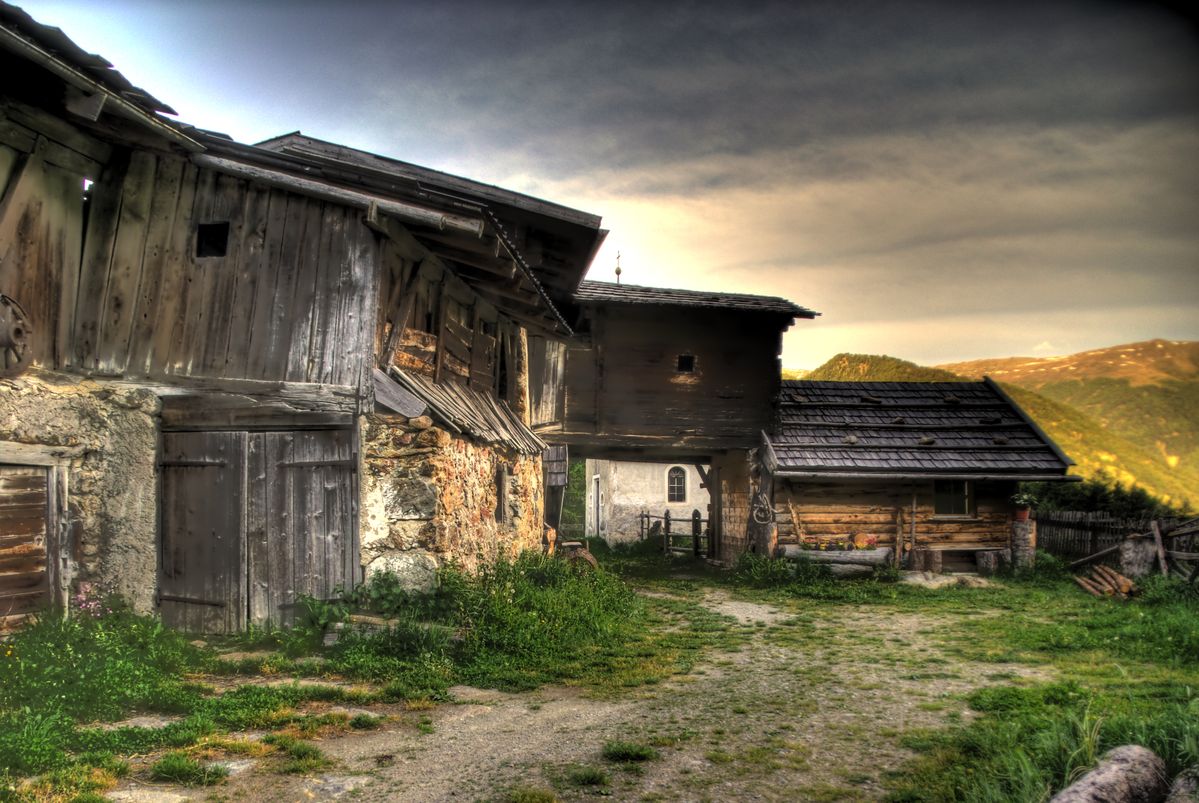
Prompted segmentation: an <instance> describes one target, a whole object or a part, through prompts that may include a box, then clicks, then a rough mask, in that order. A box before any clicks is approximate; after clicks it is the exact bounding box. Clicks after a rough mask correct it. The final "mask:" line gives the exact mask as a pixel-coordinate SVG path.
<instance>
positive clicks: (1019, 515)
mask: <svg viewBox="0 0 1199 803" xmlns="http://www.w3.org/2000/svg"><path fill="white" fill-rule="evenodd" d="M1031 512H1032V508H1027V507H1018V508H1016V514H1015V515H1016V521H1028V514H1030V513H1031Z"/></svg>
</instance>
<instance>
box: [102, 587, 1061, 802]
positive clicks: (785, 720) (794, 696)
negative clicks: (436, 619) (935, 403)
mask: <svg viewBox="0 0 1199 803" xmlns="http://www.w3.org/2000/svg"><path fill="white" fill-rule="evenodd" d="M655 595H656V596H658V595H660V592H658V593H656V594H655ZM686 599H687V600H688V601H689V602H691V603H693V604H698V605H702V606H703V607H705V608H708V609H710V610H712V611H715V612H717V613H720V614H722V615H723V616H725V617H727V618H726V621H727V623H728V624H727V626H728V627H729V628H742V629H743V630H744V631H745V632H746V635H747V637H746V638H745V640H744V643H743V645H742V646H741V647H740V648H739V649H737V650H736V651H733V652H711V653H708V654H707V655H706V656H705V658H704V660H703V661H702V662H701V663H699V664H697V665H696V666H695V667H694V668H693V669H692V671H691V672H690V673H688V674H686V675H682V676H676V677H674V678H672V679H670V680H669V681H667V682H664V683H661V684H658V685H653V686H643V687H640V688H637V689H632V690H629V691H627V692H625V693H622V694H620V695H618V696H615V697H613V696H611V695H605V696H604V697H602V698H596V697H592V696H589V695H588V693H587V691H586V690H584V689H579V688H571V687H564V686H551V687H543V688H541V689H538V690H536V691H532V692H526V693H519V694H506V693H502V692H496V691H488V690H479V689H470V688H466V687H457V688H455V689H454V690H453V694H454V697H455V699H456V702H455V703H448V704H440V705H436V706H433V707H429V708H421V709H419V710H411V709H408V708H405V707H404V706H373V707H370V709H371V710H372V712H373V713H376V714H385V715H388V716H389V720H388V721H387V723H386V724H384V725H383V727H382V728H380V729H378V730H374V731H366V732H356V731H349V732H345V733H341V734H336V735H332V736H328V737H326V738H321V739H317V740H315V743H316V744H318V745H319V747H320V748H321V749H322V750H323V751H324V753H325V754H326V755H327V756H328V757H329V758H330V759H332V760H333V762H334V763H333V765H332V766H331V767H330V768H328V769H326V770H322V771H321V772H319V773H317V774H313V775H310V776H289V775H280V774H278V773H276V772H272V771H271V760H270V759H258V760H256V761H248V762H245V763H243V764H242V765H239V769H240V770H241V771H239V772H236V773H235V774H234V775H232V776H231V777H230V778H229V780H228V781H227V782H225V783H224V784H222V785H220V786H218V787H214V788H212V789H206V790H188V789H184V788H181V787H168V786H162V785H157V784H154V785H148V784H143V783H139V782H137V781H126V782H124V783H123V784H122V785H121V787H119V788H118V790H115V791H116V796H123V797H124V798H125V799H139V800H151V799H158V800H171V801H175V800H184V799H195V800H208V799H219V800H271V801H290V800H295V801H311V800H333V799H344V800H355V801H384V800H387V801H391V800H411V801H436V800H503V799H505V798H506V796H507V795H508V794H509V793H510V792H511V791H512V790H517V789H521V790H544V791H545V792H552V794H553V795H555V796H556V797H557V798H559V799H562V800H578V799H584V798H590V797H595V796H597V795H598V794H604V795H606V796H610V797H611V798H613V799H616V800H670V801H674V800H874V799H878V798H880V797H881V796H882V795H883V794H884V789H883V785H882V781H883V779H884V774H885V773H886V772H887V771H888V770H890V769H895V768H897V767H898V766H899V765H901V764H902V763H903V761H904V760H905V759H906V758H908V757H909V753H908V751H907V750H905V749H904V748H903V747H901V746H900V737H901V735H902V733H903V732H904V731H906V730H909V729H912V728H930V727H932V728H935V727H943V726H945V725H946V724H949V723H950V722H952V721H953V720H955V719H957V718H960V717H965V716H968V714H967V713H966V711H965V705H964V703H963V702H962V695H963V694H964V693H966V692H968V691H970V690H972V689H975V688H977V687H979V686H982V685H987V684H988V683H991V682H997V681H999V682H1011V681H1012V680H1013V676H1024V677H1030V678H1037V679H1043V677H1042V675H1041V670H1039V669H1037V668H1033V667H1027V666H1023V665H1019V664H1005V665H1004V666H1003V670H1004V672H1002V673H999V674H995V673H997V667H996V665H994V664H974V663H969V662H966V661H963V660H961V659H960V658H956V657H954V655H953V654H952V652H949V651H947V650H946V648H945V647H944V645H942V644H941V643H940V638H939V635H940V634H941V633H942V632H943V631H944V629H945V628H946V627H947V626H949V625H952V624H953V622H954V621H955V620H956V619H958V618H959V617H961V616H965V615H967V614H948V613H945V612H944V611H933V612H928V613H912V612H899V611H896V610H893V609H890V608H887V607H885V606H877V605H875V606H864V607H856V606H846V605H842V606H835V605H827V604H820V605H816V604H811V603H805V602H803V601H801V600H796V601H788V602H787V603H785V606H784V605H782V604H780V605H764V604H760V603H757V602H752V601H747V600H743V599H736V598H733V597H731V596H729V594H728V592H727V591H724V590H721V589H715V588H703V587H701V588H699V589H698V590H695V589H692V590H691V591H689V592H688V593H687V594H686ZM251 736H253V735H251ZM611 740H620V741H632V742H640V743H646V744H652V745H653V746H654V747H655V749H656V750H657V751H658V754H659V757H658V758H657V759H654V760H651V761H647V762H643V763H639V764H629V765H622V764H617V763H614V762H611V761H607V760H605V759H604V758H603V756H602V749H603V746H604V744H605V743H606V742H608V741H611ZM141 774H142V773H139V772H136V771H135V773H134V777H135V778H136V777H137V776H139V775H141ZM601 778H603V779H604V781H605V782H604V783H602V784H599V785H595V784H584V783H581V782H582V781H584V780H590V781H595V780H599V779H601ZM544 799H550V798H544Z"/></svg>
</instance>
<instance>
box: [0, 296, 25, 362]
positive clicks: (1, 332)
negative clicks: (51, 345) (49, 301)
mask: <svg viewBox="0 0 1199 803" xmlns="http://www.w3.org/2000/svg"><path fill="white" fill-rule="evenodd" d="M0 354H2V355H3V359H2V360H0V376H16V375H17V374H19V373H21V372H22V371H24V370H25V369H26V368H28V367H29V365H30V363H32V362H33V324H32V323H31V322H30V320H29V315H28V314H27V313H26V312H25V310H24V308H22V307H21V305H20V304H18V303H17V302H16V301H14V300H13V299H11V298H9V297H8V296H6V295H0Z"/></svg>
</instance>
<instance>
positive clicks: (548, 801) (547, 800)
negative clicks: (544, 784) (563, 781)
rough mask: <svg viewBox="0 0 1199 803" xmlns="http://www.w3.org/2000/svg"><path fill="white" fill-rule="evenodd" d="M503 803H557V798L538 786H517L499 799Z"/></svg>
mask: <svg viewBox="0 0 1199 803" xmlns="http://www.w3.org/2000/svg"><path fill="white" fill-rule="evenodd" d="M500 800H502V801H503V802H504V803H558V796H557V795H555V794H554V793H553V792H552V791H550V790H549V789H542V788H541V787H539V786H518V787H516V788H515V789H509V790H508V791H507V792H505V793H504V795H503V796H502V797H501V798H500Z"/></svg>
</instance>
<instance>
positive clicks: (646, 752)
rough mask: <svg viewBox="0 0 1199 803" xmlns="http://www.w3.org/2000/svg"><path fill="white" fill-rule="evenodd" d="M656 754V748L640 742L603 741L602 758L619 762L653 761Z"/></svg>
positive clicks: (656, 756)
mask: <svg viewBox="0 0 1199 803" xmlns="http://www.w3.org/2000/svg"><path fill="white" fill-rule="evenodd" d="M658 755H659V754H658V751H657V750H655V749H654V748H652V747H650V746H649V745H648V744H641V743H640V742H624V741H610V742H605V743H604V749H603V756H604V758H606V759H608V760H609V761H615V762H617V763H621V764H635V763H638V762H642V761H653V760H654V759H656V758H658Z"/></svg>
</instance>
